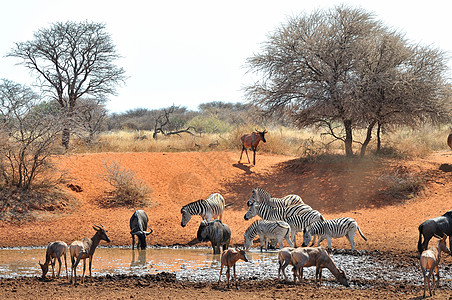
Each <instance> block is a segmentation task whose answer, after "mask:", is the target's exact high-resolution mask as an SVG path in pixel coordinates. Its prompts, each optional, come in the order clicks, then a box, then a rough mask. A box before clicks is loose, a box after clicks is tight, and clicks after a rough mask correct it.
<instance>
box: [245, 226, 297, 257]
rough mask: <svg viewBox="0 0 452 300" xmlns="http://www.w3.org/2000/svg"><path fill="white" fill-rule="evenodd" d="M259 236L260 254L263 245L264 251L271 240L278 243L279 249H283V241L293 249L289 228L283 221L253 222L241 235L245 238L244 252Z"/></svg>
mask: <svg viewBox="0 0 452 300" xmlns="http://www.w3.org/2000/svg"><path fill="white" fill-rule="evenodd" d="M256 235H259V238H260V240H261V252H262V247H263V244H264V243H265V250H267V245H268V242H269V241H270V240H271V239H276V240H277V241H278V243H279V248H280V249H282V247H283V239H286V241H287V243H288V244H289V246H290V247H293V244H292V241H291V240H290V226H289V224H287V223H286V222H284V221H267V220H257V221H254V222H253V223H252V224H251V225H250V226H249V227H248V229H247V230H246V231H245V233H244V234H243V236H244V238H245V250H248V249H249V248H250V247H251V246H252V245H253V239H254V237H255V236H256Z"/></svg>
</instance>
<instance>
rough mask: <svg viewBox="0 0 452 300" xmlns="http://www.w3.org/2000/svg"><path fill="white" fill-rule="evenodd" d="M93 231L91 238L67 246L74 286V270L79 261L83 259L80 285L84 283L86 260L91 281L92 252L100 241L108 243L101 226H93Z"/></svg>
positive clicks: (75, 277) (75, 276) (108, 240)
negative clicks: (87, 260) (94, 231)
mask: <svg viewBox="0 0 452 300" xmlns="http://www.w3.org/2000/svg"><path fill="white" fill-rule="evenodd" d="M101 226H102V227H101ZM93 229H94V230H96V233H95V234H94V236H93V237H92V238H87V237H84V238H83V239H82V240H81V241H74V242H72V244H71V245H70V246H69V252H70V254H71V282H73V283H74V285H75V284H76V281H77V275H76V272H75V270H76V269H77V265H78V263H79V262H80V260H81V259H83V274H82V283H83V282H84V281H85V268H86V259H87V258H89V276H90V278H91V280H92V277H91V265H92V262H93V255H94V251H96V247H97V245H99V242H100V241H101V240H104V241H106V242H107V243H110V239H109V238H108V236H107V231H106V230H105V228H104V226H103V225H102V224H100V226H99V225H96V224H94V226H93Z"/></svg>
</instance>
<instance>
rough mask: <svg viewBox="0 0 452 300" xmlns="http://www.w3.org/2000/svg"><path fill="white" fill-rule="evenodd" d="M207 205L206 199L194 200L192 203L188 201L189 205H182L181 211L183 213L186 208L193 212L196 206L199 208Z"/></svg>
mask: <svg viewBox="0 0 452 300" xmlns="http://www.w3.org/2000/svg"><path fill="white" fill-rule="evenodd" d="M198 204H199V205H198ZM205 205H206V200H204V199H199V200H197V201H193V202H191V203H188V204H187V205H184V206H182V208H181V210H180V212H181V213H182V212H183V211H184V210H185V211H187V212H190V213H192V212H193V209H194V208H198V207H201V206H203V207H204V206H205Z"/></svg>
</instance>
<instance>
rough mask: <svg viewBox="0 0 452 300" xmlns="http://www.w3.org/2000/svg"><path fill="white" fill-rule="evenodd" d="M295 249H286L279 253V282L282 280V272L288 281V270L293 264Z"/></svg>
mask: <svg viewBox="0 0 452 300" xmlns="http://www.w3.org/2000/svg"><path fill="white" fill-rule="evenodd" d="M294 250H295V248H292V247H285V248H282V249H281V250H279V252H278V264H279V268H278V280H279V278H280V275H281V272H282V274H283V275H284V279H285V280H286V281H287V275H286V271H285V270H286V268H287V266H288V265H289V264H290V263H291V262H292V252H293V251H294Z"/></svg>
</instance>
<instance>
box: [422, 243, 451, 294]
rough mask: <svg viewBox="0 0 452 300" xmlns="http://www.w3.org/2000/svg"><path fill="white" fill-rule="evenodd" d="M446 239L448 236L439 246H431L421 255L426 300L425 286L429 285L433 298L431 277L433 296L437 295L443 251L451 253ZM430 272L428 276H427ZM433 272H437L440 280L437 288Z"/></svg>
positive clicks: (437, 282) (437, 284)
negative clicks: (439, 267)
mask: <svg viewBox="0 0 452 300" xmlns="http://www.w3.org/2000/svg"><path fill="white" fill-rule="evenodd" d="M446 238H447V235H444V236H443V237H442V238H441V239H440V240H439V241H438V244H437V245H436V247H435V246H431V247H430V249H428V250H425V251H423V252H422V254H421V258H420V264H421V270H422V274H423V275H424V295H423V297H424V298H425V285H426V284H427V285H428V291H429V292H430V296H432V289H431V287H430V276H432V275H433V276H432V281H433V282H432V284H433V294H435V289H436V288H437V287H438V286H439V270H438V265H439V261H440V259H441V251H443V252H446V253H449V254H451V253H450V249H449V248H447V246H446ZM427 270H428V275H427ZM433 271H436V276H437V277H438V280H437V281H436V286H435V274H434V273H433Z"/></svg>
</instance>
